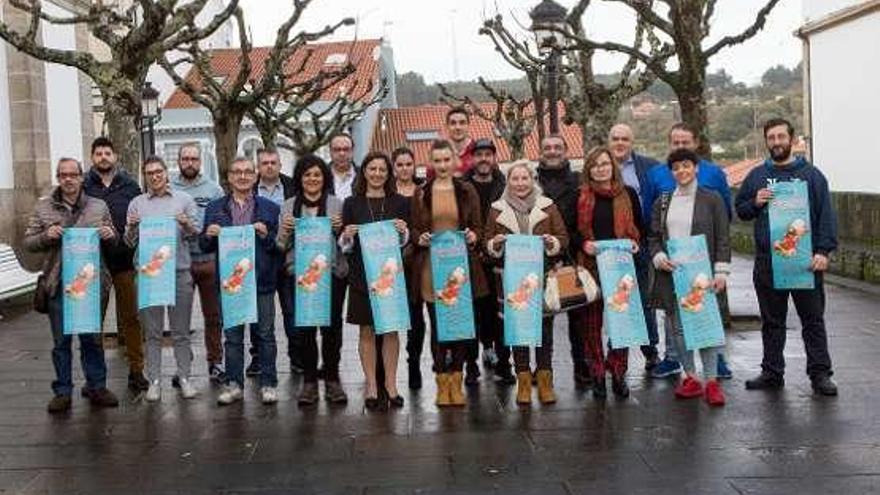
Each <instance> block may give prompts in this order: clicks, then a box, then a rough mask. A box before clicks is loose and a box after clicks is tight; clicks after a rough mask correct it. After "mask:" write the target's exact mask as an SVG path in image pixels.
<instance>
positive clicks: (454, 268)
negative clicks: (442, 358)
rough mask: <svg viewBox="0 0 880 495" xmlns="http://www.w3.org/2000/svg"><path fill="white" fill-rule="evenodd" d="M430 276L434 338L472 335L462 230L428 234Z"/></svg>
mask: <svg viewBox="0 0 880 495" xmlns="http://www.w3.org/2000/svg"><path fill="white" fill-rule="evenodd" d="M431 277H432V279H433V284H434V285H433V287H434V308H435V310H436V312H437V340H438V341H439V342H449V341H453V340H469V339H475V338H476V335H477V333H476V328H475V326H474V305H473V296H472V293H471V274H470V267H469V265H468V252H467V243H466V242H465V237H464V232H457V231H451V230H447V231H445V232H441V233H438V234H434V236H432V237H431Z"/></svg>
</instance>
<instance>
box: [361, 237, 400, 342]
mask: <svg viewBox="0 0 880 495" xmlns="http://www.w3.org/2000/svg"><path fill="white" fill-rule="evenodd" d="M358 238H359V239H360V244H361V253H362V254H363V259H364V271H365V273H366V278H367V289H368V291H369V295H370V308H371V309H372V310H373V329H374V330H375V332H376V334H383V333H389V332H398V331H405V330H409V329H410V321H409V301H408V299H407V296H408V294H407V293H406V280H405V279H404V275H403V259H402V257H401V256H400V235H399V234H398V233H397V229H395V228H394V222H393V221H392V220H385V221H382V222H373V223H367V224H363V225H361V226H360V228H359V229H358Z"/></svg>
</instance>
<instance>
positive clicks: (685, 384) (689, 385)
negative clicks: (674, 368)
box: [675, 376, 703, 399]
mask: <svg viewBox="0 0 880 495" xmlns="http://www.w3.org/2000/svg"><path fill="white" fill-rule="evenodd" d="M701 395H703V385H702V384H701V383H700V381H699V380H695V379H693V378H691V377H689V376H688V377H686V378H685V379H684V381H682V382H681V383H680V384H679V385H678V386H677V387H675V396H676V397H678V398H679V399H695V398H697V397H699V396H701Z"/></svg>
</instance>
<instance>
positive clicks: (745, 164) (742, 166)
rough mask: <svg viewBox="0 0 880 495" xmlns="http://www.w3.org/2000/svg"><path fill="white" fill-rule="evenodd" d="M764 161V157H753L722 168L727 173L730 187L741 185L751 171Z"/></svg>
mask: <svg viewBox="0 0 880 495" xmlns="http://www.w3.org/2000/svg"><path fill="white" fill-rule="evenodd" d="M762 163H764V159H763V158H758V159H755V158H753V159H751V160H743V161H740V162H736V163H732V164H730V165H728V166H726V167H724V168H723V169H722V170H724V173H725V174H727V185H728V186H730V187H739V186H740V185H742V182H743V181H744V180H745V179H746V176H747V175H749V172H751V171H752V169H754V168H755V167H757V166H759V165H761V164H762Z"/></svg>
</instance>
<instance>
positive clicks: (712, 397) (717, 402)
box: [706, 380, 724, 406]
mask: <svg viewBox="0 0 880 495" xmlns="http://www.w3.org/2000/svg"><path fill="white" fill-rule="evenodd" d="M706 402H708V403H709V405H710V406H723V405H724V390H722V389H721V384H719V383H718V382H717V381H715V380H712V381H710V382H709V383H707V384H706Z"/></svg>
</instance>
